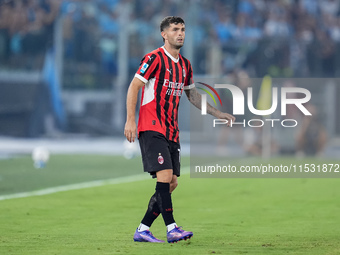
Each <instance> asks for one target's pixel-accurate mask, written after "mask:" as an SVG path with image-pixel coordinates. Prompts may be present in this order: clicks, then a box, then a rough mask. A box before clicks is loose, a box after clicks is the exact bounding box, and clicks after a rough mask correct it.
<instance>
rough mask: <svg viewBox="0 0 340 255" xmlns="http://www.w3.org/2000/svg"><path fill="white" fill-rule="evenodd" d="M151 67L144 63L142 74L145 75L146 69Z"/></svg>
mask: <svg viewBox="0 0 340 255" xmlns="http://www.w3.org/2000/svg"><path fill="white" fill-rule="evenodd" d="M148 67H149V65H148V64H147V63H143V65H142V68H141V69H140V72H141V73H145V71H146V69H148Z"/></svg>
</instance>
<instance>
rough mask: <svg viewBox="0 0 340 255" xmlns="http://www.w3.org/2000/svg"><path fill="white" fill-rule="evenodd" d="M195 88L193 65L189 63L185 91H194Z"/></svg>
mask: <svg viewBox="0 0 340 255" xmlns="http://www.w3.org/2000/svg"><path fill="white" fill-rule="evenodd" d="M194 87H195V83H194V79H193V74H192V66H191V63H190V62H189V61H188V75H187V77H186V79H185V84H184V89H185V90H187V89H192V88H194Z"/></svg>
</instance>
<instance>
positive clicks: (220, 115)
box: [218, 112, 236, 126]
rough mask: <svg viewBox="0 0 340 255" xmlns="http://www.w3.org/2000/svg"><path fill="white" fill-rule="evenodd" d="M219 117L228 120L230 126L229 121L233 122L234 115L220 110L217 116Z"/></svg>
mask: <svg viewBox="0 0 340 255" xmlns="http://www.w3.org/2000/svg"><path fill="white" fill-rule="evenodd" d="M218 118H219V119H225V120H227V121H228V124H227V125H228V126H230V123H231V122H235V119H236V118H235V117H234V116H233V115H231V114H229V113H226V112H221V113H220V114H219V116H218Z"/></svg>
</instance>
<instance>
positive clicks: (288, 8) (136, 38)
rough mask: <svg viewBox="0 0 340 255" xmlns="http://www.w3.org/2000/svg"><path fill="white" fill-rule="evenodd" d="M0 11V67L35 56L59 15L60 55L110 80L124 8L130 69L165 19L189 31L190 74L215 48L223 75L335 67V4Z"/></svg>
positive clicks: (30, 3) (108, 4)
mask: <svg viewBox="0 0 340 255" xmlns="http://www.w3.org/2000/svg"><path fill="white" fill-rule="evenodd" d="M0 6H1V8H0V57H1V63H0V67H2V66H4V65H10V64H11V62H14V65H16V64H19V65H20V64H23V63H26V62H25V61H22V57H23V56H24V57H26V58H32V56H36V55H39V54H43V52H44V50H46V47H48V45H49V44H51V42H52V39H51V38H52V34H53V22H54V21H55V20H56V17H58V15H59V14H62V15H63V37H64V55H65V58H66V59H69V60H73V61H76V62H77V63H79V64H80V65H79V66H81V64H84V65H83V69H84V70H86V72H91V70H92V71H94V70H97V69H100V70H101V71H100V72H101V74H104V76H105V74H108V75H110V76H109V77H108V78H107V79H110V77H111V76H112V75H115V74H116V72H117V52H118V47H119V46H118V38H119V33H120V29H121V23H120V21H119V17H120V16H121V14H122V12H123V10H127V12H126V13H125V12H124V15H126V17H125V22H127V27H126V28H127V29H128V31H129V35H130V40H129V48H130V51H129V52H130V63H129V66H130V71H131V72H133V71H135V70H134V69H135V68H136V66H137V65H138V63H139V61H140V58H141V56H142V55H143V54H144V53H146V52H147V51H150V50H152V49H154V48H156V47H159V46H160V45H161V44H162V40H161V37H160V34H159V22H160V21H161V19H162V18H163V17H164V16H168V15H178V16H183V17H184V18H185V20H186V22H187V24H188V26H189V28H190V30H192V33H193V38H194V40H193V41H194V42H193V45H194V48H195V50H194V52H195V61H194V62H195V63H194V68H195V70H196V73H198V74H206V73H207V72H208V69H209V68H208V66H207V65H208V64H207V63H208V61H207V59H208V58H209V49H210V48H211V47H215V46H216V47H219V48H220V49H221V56H222V59H221V66H222V68H221V71H222V73H223V74H225V73H229V72H232V71H233V69H235V68H245V69H247V70H250V71H249V72H250V73H251V72H253V73H251V74H252V75H257V76H262V75H264V74H266V73H271V74H272V75H273V76H275V75H276V76H295V77H306V76H318V77H325V76H328V77H329V76H334V75H337V73H336V70H337V69H339V68H337V66H338V65H339V63H338V62H339V61H338V60H337V59H339V58H338V57H337V56H338V55H339V43H340V17H339V7H340V4H339V1H338V0H275V1H273V0H229V1H223V0H214V1H209V0H191V1H180V0H164V1H160V0H96V1H90V0H73V1H72V0H0ZM18 56H20V57H18ZM18 59H21V61H19V62H18ZM4 63H5V64H4ZM69 63H70V62H69ZM86 63H87V64H86ZM88 63H92V65H91V64H88ZM12 65H13V63H12ZM26 65H32V62H30V61H29V63H28V64H27V63H26ZM69 68H70V69H71V70H72V68H76V67H75V66H74V65H73V67H72V66H71V65H70V67H69ZM75 71H76V70H75ZM84 82H86V81H84ZM88 82H90V81H88ZM104 82H105V81H104Z"/></svg>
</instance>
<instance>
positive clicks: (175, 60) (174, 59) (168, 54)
mask: <svg viewBox="0 0 340 255" xmlns="http://www.w3.org/2000/svg"><path fill="white" fill-rule="evenodd" d="M162 49H163V50H164V52H165V54H166V55H167V56H168V57H169V58H171V59H172V61H174V62H175V63H177V62H178V60H179V57H178V58H174V57H173V56H172V55H171V54H170V53H169V52H168V51H167V50H166V49H165V48H164V46H162Z"/></svg>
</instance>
